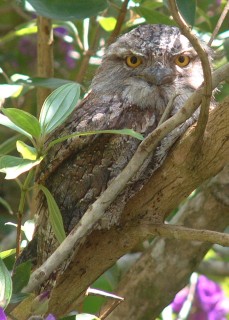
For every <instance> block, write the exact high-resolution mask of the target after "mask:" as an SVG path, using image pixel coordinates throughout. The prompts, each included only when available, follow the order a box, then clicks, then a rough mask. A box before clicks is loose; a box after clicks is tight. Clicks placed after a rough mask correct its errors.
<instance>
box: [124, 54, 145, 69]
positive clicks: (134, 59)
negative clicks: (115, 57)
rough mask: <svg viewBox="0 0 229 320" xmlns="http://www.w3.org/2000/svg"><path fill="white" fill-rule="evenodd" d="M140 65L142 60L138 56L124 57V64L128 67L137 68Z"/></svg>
mask: <svg viewBox="0 0 229 320" xmlns="http://www.w3.org/2000/svg"><path fill="white" fill-rule="evenodd" d="M141 63H142V59H141V58H140V57H138V56H135V55H131V56H128V57H126V64H127V65H128V67H131V68H137V67H138V66H140V64H141Z"/></svg>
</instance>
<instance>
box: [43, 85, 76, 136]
mask: <svg viewBox="0 0 229 320" xmlns="http://www.w3.org/2000/svg"><path fill="white" fill-rule="evenodd" d="M79 95H80V86H79V85H78V84H76V83H71V84H65V85H63V86H61V87H60V88H58V89H56V90H55V91H53V92H52V93H51V94H50V95H49V96H48V98H47V99H46V100H45V102H44V104H43V107H42V109H41V113H40V119H39V121H40V124H41V130H42V133H43V134H47V133H50V132H51V131H53V130H54V129H55V128H56V127H57V126H59V125H60V124H62V123H63V122H64V120H65V119H66V118H67V117H68V116H69V115H70V114H71V113H72V111H73V110H74V109H75V107H76V104H77V101H78V99H79Z"/></svg>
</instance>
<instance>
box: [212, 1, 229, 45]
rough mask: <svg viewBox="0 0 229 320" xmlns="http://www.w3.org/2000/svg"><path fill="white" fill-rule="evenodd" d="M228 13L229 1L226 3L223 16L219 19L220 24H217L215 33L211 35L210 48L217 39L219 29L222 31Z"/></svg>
mask: <svg viewBox="0 0 229 320" xmlns="http://www.w3.org/2000/svg"><path fill="white" fill-rule="evenodd" d="M228 11H229V0H227V3H226V5H225V7H224V9H223V12H222V13H221V16H220V18H219V20H218V22H217V24H216V26H215V29H214V31H213V33H212V35H211V38H210V40H209V41H208V45H209V46H210V45H211V44H212V42H213V40H214V39H215V37H216V35H217V33H218V32H219V29H220V27H221V25H222V23H223V21H224V19H225V18H226V16H227V14H228Z"/></svg>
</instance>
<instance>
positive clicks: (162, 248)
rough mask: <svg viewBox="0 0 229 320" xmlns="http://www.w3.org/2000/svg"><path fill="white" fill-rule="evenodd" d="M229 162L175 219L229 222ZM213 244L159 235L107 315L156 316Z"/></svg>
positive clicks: (216, 224) (210, 224)
mask: <svg viewBox="0 0 229 320" xmlns="http://www.w3.org/2000/svg"><path fill="white" fill-rule="evenodd" d="M228 185H229V166H227V167H226V168H225V170H223V171H222V172H221V173H219V174H218V175H217V176H216V177H215V178H212V179H211V180H210V181H208V182H206V183H204V185H203V186H202V188H201V191H200V192H199V193H198V194H197V195H196V196H195V197H193V198H190V199H189V200H188V201H187V202H186V203H185V204H184V205H183V206H182V208H181V209H180V211H179V212H178V213H177V214H176V216H175V217H174V218H173V220H172V221H171V223H174V224H179V225H184V226H188V227H191V228H198V229H199V228H206V229H210V230H217V231H223V230H224V229H225V227H226V226H227V225H228V223H229V215H228V212H229V188H228ZM210 247H211V245H210V244H208V243H201V242H197V241H191V242H190V241H183V240H182V241H181V240H176V239H163V238H159V237H156V239H155V240H154V242H153V244H152V246H151V247H150V248H149V249H148V250H146V252H145V253H144V254H143V255H142V256H141V258H140V259H139V260H138V261H137V262H136V264H135V265H134V266H133V267H132V268H131V269H130V271H129V272H128V274H127V275H126V276H125V277H124V278H123V280H122V281H121V283H120V286H119V287H120V289H119V290H118V291H117V294H118V295H120V296H122V297H125V301H124V302H123V303H122V304H120V305H119V306H118V307H117V309H116V310H114V311H113V312H112V314H111V315H110V316H108V318H107V319H109V320H120V319H123V318H126V319H130V320H138V319H139V320H140V319H145V320H148V319H150V320H151V319H155V318H156V316H158V315H159V314H160V313H161V311H162V310H163V309H164V307H165V306H167V305H168V304H169V303H170V302H171V301H172V300H173V298H174V296H175V294H176V293H177V292H178V291H179V290H180V289H182V288H183V287H184V286H185V285H186V284H187V282H188V280H189V277H190V274H191V273H192V272H193V271H194V270H195V269H196V267H197V266H198V264H199V262H200V261H201V260H202V259H203V257H204V255H205V254H206V253H207V251H208V250H209V248H210Z"/></svg>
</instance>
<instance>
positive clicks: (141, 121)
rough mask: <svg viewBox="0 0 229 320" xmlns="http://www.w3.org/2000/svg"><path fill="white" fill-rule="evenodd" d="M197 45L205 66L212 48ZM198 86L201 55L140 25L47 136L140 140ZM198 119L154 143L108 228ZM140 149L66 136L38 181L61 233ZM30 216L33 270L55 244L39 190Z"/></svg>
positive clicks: (132, 143)
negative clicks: (50, 199)
mask: <svg viewBox="0 0 229 320" xmlns="http://www.w3.org/2000/svg"><path fill="white" fill-rule="evenodd" d="M202 45H203V46H204V49H205V51H206V52H207V54H208V56H209V61H210V63H211V60H212V51H211V49H210V48H209V47H208V46H207V45H206V44H205V43H202ZM203 81H204V77H203V71H202V66H201V61H200V58H199V57H198V54H197V52H196V51H195V50H194V48H193V46H192V45H191V43H190V42H189V40H188V39H187V38H186V37H185V36H184V35H183V34H182V33H181V31H180V30H179V28H177V27H175V26H167V25H162V24H143V25H140V26H138V27H136V28H134V29H132V30H131V31H129V32H127V33H125V34H123V35H121V36H120V37H119V38H117V40H116V41H115V42H114V43H112V44H111V45H110V46H109V47H108V48H107V49H106V52H105V54H104V56H103V58H102V62H101V65H100V66H99V67H98V69H97V72H96V74H95V76H94V78H93V80H92V83H91V87H90V91H89V94H88V95H87V96H86V97H85V98H84V99H82V100H81V101H80V102H79V104H78V105H77V106H76V108H75V110H74V111H73V113H72V114H71V115H70V116H69V117H68V119H67V120H66V121H65V123H64V124H63V125H61V126H60V127H59V128H58V129H57V130H56V131H55V132H54V133H53V134H51V136H50V137H49V138H48V139H49V141H51V140H52V139H55V138H57V137H58V138H59V137H62V136H65V135H69V134H72V133H74V132H82V131H93V130H108V129H109V130H110V129H124V128H129V129H133V130H134V131H136V132H139V133H141V134H142V135H143V136H144V137H146V136H147V135H149V134H150V133H151V132H152V131H153V130H155V128H156V127H157V126H158V124H159V122H160V119H161V117H162V115H163V113H164V112H165V109H166V107H167V105H168V103H169V101H170V100H171V99H172V97H173V95H174V93H176V94H177V96H176V98H175V99H174V101H173V105H172V109H171V112H170V115H169V116H172V115H174V114H175V113H177V112H178V111H179V110H180V109H181V108H182V106H183V105H184V102H185V101H186V100H187V98H188V97H189V96H190V95H191V94H192V93H193V92H194V91H195V90H196V89H197V88H198V87H199V86H200V85H201V84H202V83H203ZM197 118H198V110H197V111H196V112H194V114H193V115H192V116H191V117H190V118H189V119H187V120H186V121H185V122H184V123H183V124H182V125H180V126H179V127H178V128H176V129H174V130H173V131H172V132H171V133H170V134H169V135H167V136H166V137H165V138H164V139H163V140H162V141H161V142H160V143H159V145H158V147H157V149H156V152H155V154H154V155H151V156H150V158H149V159H148V161H147V164H146V166H145V167H144V170H142V172H141V173H140V174H139V175H138V176H137V177H135V178H133V181H132V182H131V183H130V184H129V186H128V190H129V191H130V192H129V191H128V192H126V193H125V191H124V193H123V194H124V196H123V198H122V201H116V202H115V204H113V208H114V206H115V210H113V209H111V212H109V208H108V210H107V212H106V213H105V214H106V215H107V220H108V222H107V223H108V227H109V224H112V223H118V221H119V218H120V215H121V211H122V208H123V205H124V204H125V201H126V200H127V198H128V197H130V196H131V195H133V194H134V192H136V190H139V188H141V186H142V184H144V181H145V179H147V177H149V176H150V175H152V173H153V172H154V171H155V170H156V169H157V168H158V167H160V166H161V164H162V163H163V161H164V159H165V158H166V157H167V156H169V149H170V148H171V146H172V145H173V144H174V142H175V141H176V140H177V139H178V137H179V136H181V135H182V134H183V133H184V132H185V131H186V129H187V128H188V127H189V126H190V125H192V124H193V123H194V122H195V121H196V120H197ZM139 144H140V141H139V140H138V139H136V138H134V137H132V136H128V135H119V134H95V135H90V136H84V137H77V138H70V139H68V140H67V141H64V142H62V143H60V144H58V145H55V147H53V148H52V149H51V150H50V151H49V153H48V155H47V156H46V158H45V159H44V161H43V162H42V164H41V166H40V169H39V172H38V175H37V181H38V182H39V183H42V184H44V185H45V186H46V187H47V188H48V189H49V191H50V192H51V193H52V195H53V197H54V198H55V200H56V202H57V204H58V207H59V209H60V211H61V215H62V218H63V224H64V228H65V232H66V234H69V233H70V232H71V230H72V229H73V228H74V226H76V225H77V223H78V222H79V220H80V219H81V217H82V216H83V214H84V213H85V211H86V210H87V209H88V207H89V206H90V205H91V204H92V203H93V202H94V201H95V200H96V199H97V198H98V197H99V196H100V195H101V194H102V192H103V191H104V190H105V189H106V188H107V186H109V184H110V183H111V181H112V180H113V179H114V178H115V177H117V175H118V174H119V173H120V172H121V171H122V170H123V168H124V167H125V166H126V165H127V164H128V162H129V161H130V159H131V157H132V156H133V154H134V153H135V151H136V149H137V147H138V146H139ZM139 181H140V182H139ZM131 191H132V192H131ZM36 213H37V227H36V232H35V235H36V245H35V247H36V250H35V251H36V254H37V260H36V263H37V266H39V265H41V264H42V263H43V262H44V261H45V260H46V259H47V257H48V256H50V255H51V253H52V252H53V251H54V250H55V249H56V248H57V246H58V242H57V240H56V238H55V235H54V233H53V230H52V227H51V225H50V223H49V222H48V221H49V220H48V210H47V204H46V201H45V198H44V196H43V195H41V193H39V195H38V197H37V208H36ZM34 243H35V242H34Z"/></svg>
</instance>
